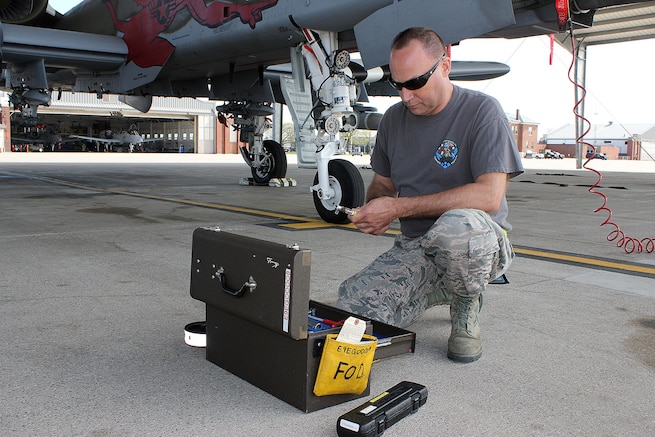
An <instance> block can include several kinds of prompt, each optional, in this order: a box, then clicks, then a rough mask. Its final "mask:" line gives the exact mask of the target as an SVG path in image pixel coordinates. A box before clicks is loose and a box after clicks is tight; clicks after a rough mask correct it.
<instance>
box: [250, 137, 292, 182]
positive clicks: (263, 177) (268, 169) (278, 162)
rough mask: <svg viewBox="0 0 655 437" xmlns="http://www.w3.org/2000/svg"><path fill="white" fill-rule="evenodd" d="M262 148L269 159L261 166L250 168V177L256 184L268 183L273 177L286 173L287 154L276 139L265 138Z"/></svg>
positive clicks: (280, 176) (284, 175)
mask: <svg viewBox="0 0 655 437" xmlns="http://www.w3.org/2000/svg"><path fill="white" fill-rule="evenodd" d="M264 150H266V152H268V154H269V159H268V160H267V162H266V163H265V164H264V165H262V166H261V167H257V168H254V167H253V168H252V179H253V180H254V181H255V182H256V183H258V184H268V182H269V181H270V180H271V179H273V178H283V177H286V175H287V155H286V154H285V153H284V149H283V148H282V146H281V145H280V143H278V142H277V141H273V140H265V141H264Z"/></svg>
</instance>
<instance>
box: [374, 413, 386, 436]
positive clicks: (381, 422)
mask: <svg viewBox="0 0 655 437" xmlns="http://www.w3.org/2000/svg"><path fill="white" fill-rule="evenodd" d="M386 421H387V416H385V415H384V414H383V415H382V416H380V417H378V420H377V429H378V432H377V434H376V435H380V434H382V433H383V432H384V430H385V429H387V427H386V426H385V425H386V423H387V422H386Z"/></svg>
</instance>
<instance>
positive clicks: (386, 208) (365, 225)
mask: <svg viewBox="0 0 655 437" xmlns="http://www.w3.org/2000/svg"><path fill="white" fill-rule="evenodd" d="M396 200H397V199H396V198H395V197H387V196H384V197H377V198H375V199H372V200H371V201H369V202H368V203H367V204H366V205H364V206H362V207H361V208H358V209H356V211H357V214H355V215H353V216H350V221H351V222H353V224H354V225H355V226H357V229H359V230H360V231H362V232H364V233H367V234H372V235H381V234H384V233H385V232H386V231H388V230H389V226H390V225H391V222H392V221H394V219H395V218H396V217H395V215H394V213H393V211H394V206H395V204H394V203H395V201H396Z"/></svg>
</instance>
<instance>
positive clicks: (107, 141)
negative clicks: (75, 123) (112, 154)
mask: <svg viewBox="0 0 655 437" xmlns="http://www.w3.org/2000/svg"><path fill="white" fill-rule="evenodd" d="M70 137H71V138H77V139H80V140H86V141H97V142H99V143H102V144H122V143H123V141H121V140H117V139H114V138H100V137H87V136H84V135H71V136H70Z"/></svg>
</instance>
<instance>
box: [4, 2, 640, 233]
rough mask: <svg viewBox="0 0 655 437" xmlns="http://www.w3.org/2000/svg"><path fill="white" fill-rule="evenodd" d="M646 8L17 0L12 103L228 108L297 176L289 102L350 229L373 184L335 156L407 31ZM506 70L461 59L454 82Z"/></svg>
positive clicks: (516, 32)
mask: <svg viewBox="0 0 655 437" xmlns="http://www.w3.org/2000/svg"><path fill="white" fill-rule="evenodd" d="M641 1H644V0H632V1H630V0H575V1H573V0H570V1H569V0H471V1H468V2H466V4H463V3H462V2H461V1H457V0H402V1H399V0H357V1H353V0H320V1H319V0H232V1H229V0H85V1H84V2H82V3H81V4H79V5H78V6H76V7H75V8H73V9H72V10H70V11H68V12H67V13H66V14H63V15H62V14H59V13H57V12H56V11H54V10H53V9H52V8H50V7H48V0H30V1H25V0H5V1H3V2H0V21H1V22H2V25H1V29H0V52H1V53H2V62H3V76H4V79H5V82H6V88H8V89H9V90H10V91H11V97H10V102H11V104H13V105H14V107H15V108H16V109H18V110H20V111H21V113H22V114H23V115H24V116H25V117H26V118H30V117H32V118H33V117H36V114H37V108H38V106H39V105H48V104H49V102H50V99H51V96H52V94H53V93H55V94H56V93H58V92H60V91H61V90H71V91H75V92H89V93H96V94H97V95H98V96H99V97H100V96H102V95H103V94H105V93H113V94H119V95H121V96H122V98H123V101H124V102H125V103H127V104H129V105H131V106H133V107H134V108H137V109H139V110H141V111H143V112H146V111H148V110H149V108H150V105H151V102H152V96H179V97H187V96H189V97H208V98H210V99H212V100H219V101H224V102H225V104H223V105H221V106H219V107H218V108H217V110H218V111H219V118H220V117H230V118H232V119H233V121H234V123H233V124H234V125H235V126H236V128H237V129H238V131H239V134H240V138H241V140H242V141H243V142H244V143H246V144H247V147H244V148H242V155H243V157H244V159H245V161H246V162H247V164H248V165H249V166H250V167H251V170H252V173H253V177H254V178H255V179H256V180H258V181H260V182H265V181H267V180H270V179H271V178H279V177H284V176H285V174H286V169H287V165H286V157H285V154H284V151H283V149H282V147H281V145H280V144H278V143H277V142H275V141H270V140H266V141H265V140H263V132H264V130H265V128H266V127H267V125H268V124H269V123H270V121H269V119H270V116H271V114H273V108H272V106H271V105H272V104H273V103H274V102H279V103H285V104H286V105H287V106H288V107H289V111H290V113H291V116H292V119H293V122H294V127H295V133H296V150H297V152H298V163H299V166H300V167H308V168H317V174H316V177H315V183H314V185H313V186H312V187H311V189H312V192H313V196H314V204H315V207H316V209H317V211H318V213H319V215H320V216H321V217H322V218H323V219H324V220H326V221H328V222H335V223H345V222H347V221H348V216H347V215H346V214H345V213H343V212H339V210H337V206H359V205H361V204H362V203H363V202H364V190H365V189H364V184H363V180H362V177H361V175H360V173H359V170H358V169H357V168H356V167H354V165H352V164H351V163H350V162H348V161H345V160H341V159H332V158H333V156H334V155H335V153H336V152H337V151H338V147H339V144H340V142H339V135H340V134H341V133H343V132H348V131H351V130H353V129H357V128H375V127H376V125H377V122H378V121H379V118H380V114H377V113H376V112H375V108H371V107H370V106H367V105H366V103H367V101H368V95H375V94H382V95H386V94H393V93H394V91H393V90H392V89H391V87H390V86H389V85H388V84H387V83H386V79H387V78H388V67H386V64H387V59H388V51H389V47H390V45H391V40H392V38H393V37H394V35H396V34H397V33H398V32H400V31H402V30H403V29H405V28H407V27H411V26H426V27H430V28H433V29H435V30H436V31H438V32H439V34H440V35H441V36H442V37H443V39H444V41H445V43H446V44H449V45H450V44H457V43H458V42H459V41H461V40H463V39H467V38H473V37H502V38H513V37H526V36H532V35H540V34H549V33H556V32H558V31H563V30H566V29H567V27H573V26H582V27H585V26H587V27H588V26H591V25H592V24H593V16H594V13H595V12H596V10H597V9H600V8H604V7H608V6H612V5H618V4H626V3H639V2H641ZM354 52H358V53H359V54H360V55H361V60H362V62H361V63H358V62H354V61H353V59H351V53H354ZM285 64H287V65H289V66H290V69H286V70H285V68H279V66H281V65H285ZM507 71H508V69H507V67H506V66H503V65H502V64H497V63H490V64H474V63H469V64H467V65H464V64H458V63H453V71H452V78H453V79H463V78H467V79H476V78H489V77H494V76H497V75H499V74H503V72H507ZM335 212H336V214H335Z"/></svg>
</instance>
